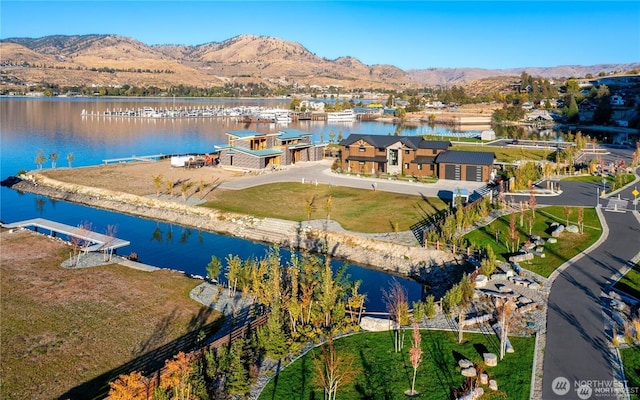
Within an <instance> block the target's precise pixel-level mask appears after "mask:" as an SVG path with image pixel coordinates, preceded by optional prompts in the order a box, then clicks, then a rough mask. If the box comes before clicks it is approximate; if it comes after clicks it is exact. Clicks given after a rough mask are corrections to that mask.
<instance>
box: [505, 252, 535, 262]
mask: <svg viewBox="0 0 640 400" xmlns="http://www.w3.org/2000/svg"><path fill="white" fill-rule="evenodd" d="M528 260H533V254H531V253H521V254H516V255H513V256H511V257H509V262H512V263H517V262H520V261H528Z"/></svg>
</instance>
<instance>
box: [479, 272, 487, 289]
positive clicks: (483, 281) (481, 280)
mask: <svg viewBox="0 0 640 400" xmlns="http://www.w3.org/2000/svg"><path fill="white" fill-rule="evenodd" d="M487 282H488V279H487V277H486V276H485V275H482V274H480V275H478V276H476V287H477V288H481V287H485V286H487Z"/></svg>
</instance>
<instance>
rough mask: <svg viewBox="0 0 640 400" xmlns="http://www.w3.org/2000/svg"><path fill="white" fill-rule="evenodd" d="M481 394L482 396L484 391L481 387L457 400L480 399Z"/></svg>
mask: <svg viewBox="0 0 640 400" xmlns="http://www.w3.org/2000/svg"><path fill="white" fill-rule="evenodd" d="M483 394H484V389H483V388H481V387H477V388H475V389H473V390H472V391H470V392H469V393H467V394H465V395H464V396H462V397H459V398H458V399H457V400H476V399H479V398H480V397H482V395H483Z"/></svg>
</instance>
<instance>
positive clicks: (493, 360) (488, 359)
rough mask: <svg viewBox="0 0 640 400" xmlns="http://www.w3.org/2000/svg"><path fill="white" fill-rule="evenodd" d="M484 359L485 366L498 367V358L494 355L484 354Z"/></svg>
mask: <svg viewBox="0 0 640 400" xmlns="http://www.w3.org/2000/svg"><path fill="white" fill-rule="evenodd" d="M482 358H483V359H484V364H485V365H486V366H487V367H495V366H496V365H498V356H496V355H495V354H493V353H483V354H482Z"/></svg>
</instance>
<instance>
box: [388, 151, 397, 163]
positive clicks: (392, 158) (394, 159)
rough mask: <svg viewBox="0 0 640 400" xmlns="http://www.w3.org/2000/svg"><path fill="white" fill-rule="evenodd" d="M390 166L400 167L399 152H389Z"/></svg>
mask: <svg viewBox="0 0 640 400" xmlns="http://www.w3.org/2000/svg"><path fill="white" fill-rule="evenodd" d="M389 165H398V150H389Z"/></svg>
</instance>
